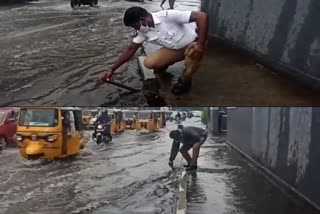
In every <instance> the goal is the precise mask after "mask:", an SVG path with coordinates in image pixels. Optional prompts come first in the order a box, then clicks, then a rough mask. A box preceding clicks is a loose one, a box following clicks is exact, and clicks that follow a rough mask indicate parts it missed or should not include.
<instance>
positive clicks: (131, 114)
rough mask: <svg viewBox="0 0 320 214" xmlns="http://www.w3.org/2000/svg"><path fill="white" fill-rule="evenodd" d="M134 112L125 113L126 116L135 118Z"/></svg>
mask: <svg viewBox="0 0 320 214" xmlns="http://www.w3.org/2000/svg"><path fill="white" fill-rule="evenodd" d="M134 115H135V114H134V112H125V113H124V118H133V117H134Z"/></svg>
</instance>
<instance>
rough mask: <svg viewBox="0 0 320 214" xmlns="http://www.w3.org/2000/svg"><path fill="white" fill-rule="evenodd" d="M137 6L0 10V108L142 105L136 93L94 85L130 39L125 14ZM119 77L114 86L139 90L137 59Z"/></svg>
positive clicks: (113, 2) (107, 0) (61, 0)
mask: <svg viewBox="0 0 320 214" xmlns="http://www.w3.org/2000/svg"><path fill="white" fill-rule="evenodd" d="M142 4H144V3H137V2H129V1H122V0H101V1H100V2H99V6H97V7H92V8H91V7H87V6H83V7H80V8H76V9H74V10H72V9H71V7H70V3H69V1H66V0H56V1H49V0H41V1H38V2H32V3H26V4H19V5H13V6H11V5H10V6H2V7H0V47H1V50H0V75H1V79H0V88H1V91H0V97H1V100H0V105H16V106H17V105H91V106H97V105H98V106H99V105H118V106H126V105H131V106H132V105H147V104H146V100H145V99H144V97H143V96H141V94H139V93H138V94H132V93H129V92H128V91H127V90H125V89H121V88H118V87H116V86H112V85H108V84H102V85H99V84H97V82H96V81H97V80H98V79H99V77H100V76H101V74H102V71H103V70H105V69H107V68H109V67H110V66H111V65H112V64H113V63H114V62H115V61H116V59H117V58H118V56H119V54H121V53H122V51H123V50H124V49H125V48H126V47H127V45H128V44H129V43H130V41H131V39H132V38H131V35H132V34H131V33H132V32H131V30H130V29H127V28H126V27H125V26H124V25H123V21H122V19H123V14H124V11H125V10H126V9H127V8H128V7H130V6H133V5H142ZM137 54H138V55H139V54H141V53H140V52H139V53H137ZM119 72H125V74H126V75H118V76H117V78H116V80H117V81H119V82H122V83H125V84H127V85H128V86H131V87H134V88H137V89H141V88H142V82H141V80H140V75H139V73H138V66H137V62H136V58H134V59H133V60H132V61H131V62H130V63H128V64H127V65H125V66H123V67H122V68H120V69H119ZM79 97H81V99H79Z"/></svg>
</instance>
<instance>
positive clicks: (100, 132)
mask: <svg viewBox="0 0 320 214" xmlns="http://www.w3.org/2000/svg"><path fill="white" fill-rule="evenodd" d="M92 140H93V141H95V142H96V143H97V144H98V145H99V144H101V143H105V144H108V143H110V142H111V141H112V136H111V133H110V124H98V125H97V126H96V127H95V133H92Z"/></svg>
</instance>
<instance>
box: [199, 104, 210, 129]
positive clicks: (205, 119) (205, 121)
mask: <svg viewBox="0 0 320 214" xmlns="http://www.w3.org/2000/svg"><path fill="white" fill-rule="evenodd" d="M208 119H209V107H204V108H203V109H202V115H201V121H202V123H203V124H205V125H208Z"/></svg>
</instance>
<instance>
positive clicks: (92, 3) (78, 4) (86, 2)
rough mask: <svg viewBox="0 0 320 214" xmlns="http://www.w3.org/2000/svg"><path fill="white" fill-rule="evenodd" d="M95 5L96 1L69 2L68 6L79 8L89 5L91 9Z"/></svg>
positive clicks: (78, 0)
mask: <svg viewBox="0 0 320 214" xmlns="http://www.w3.org/2000/svg"><path fill="white" fill-rule="evenodd" d="M97 4H98V0H70V5H71V7H72V8H74V7H76V6H78V7H80V6H81V5H90V6H91V7H93V6H94V5H97Z"/></svg>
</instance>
